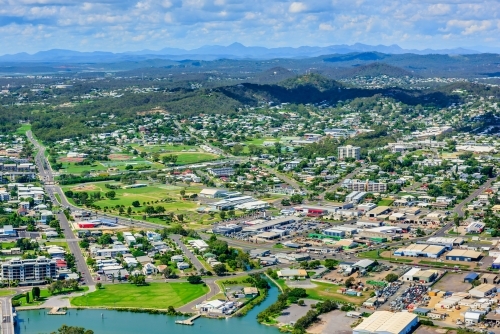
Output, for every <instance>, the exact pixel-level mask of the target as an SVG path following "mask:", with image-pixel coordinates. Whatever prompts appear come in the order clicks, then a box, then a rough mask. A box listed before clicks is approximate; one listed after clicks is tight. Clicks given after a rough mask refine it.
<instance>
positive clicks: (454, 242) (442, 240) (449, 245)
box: [425, 237, 464, 250]
mask: <svg viewBox="0 0 500 334" xmlns="http://www.w3.org/2000/svg"><path fill="white" fill-rule="evenodd" d="M425 243H426V244H429V245H437V246H444V247H445V248H446V250H452V249H453V246H460V245H461V244H463V243H464V239H462V238H449V237H432V238H429V239H428V240H427V241H426V242H425Z"/></svg>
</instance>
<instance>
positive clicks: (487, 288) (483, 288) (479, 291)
mask: <svg viewBox="0 0 500 334" xmlns="http://www.w3.org/2000/svg"><path fill="white" fill-rule="evenodd" d="M496 291H497V287H496V286H495V285H493V284H481V285H479V286H476V287H475V288H473V289H471V290H469V294H470V295H471V296H472V297H475V298H484V297H486V296H489V295H491V294H492V293H494V292H496Z"/></svg>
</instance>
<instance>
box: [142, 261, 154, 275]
mask: <svg viewBox="0 0 500 334" xmlns="http://www.w3.org/2000/svg"><path fill="white" fill-rule="evenodd" d="M142 273H143V274H144V275H146V276H148V275H155V274H157V273H158V268H156V266H155V265H154V264H152V263H146V264H145V265H144V266H143V267H142Z"/></svg>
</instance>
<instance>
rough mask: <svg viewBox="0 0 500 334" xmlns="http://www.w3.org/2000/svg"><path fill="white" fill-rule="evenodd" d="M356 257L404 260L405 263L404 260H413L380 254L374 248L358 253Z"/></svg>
mask: <svg viewBox="0 0 500 334" xmlns="http://www.w3.org/2000/svg"><path fill="white" fill-rule="evenodd" d="M358 257H360V258H364V259H372V260H389V261H398V262H405V263H406V262H408V263H409V262H413V260H410V259H401V258H399V257H398V256H394V257H384V256H382V255H379V254H378V251H377V250H376V249H375V250H371V251H367V252H362V253H358Z"/></svg>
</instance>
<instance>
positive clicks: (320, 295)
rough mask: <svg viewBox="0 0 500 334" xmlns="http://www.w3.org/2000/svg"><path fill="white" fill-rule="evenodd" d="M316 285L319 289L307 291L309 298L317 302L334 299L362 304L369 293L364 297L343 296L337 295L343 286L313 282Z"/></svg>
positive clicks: (365, 293)
mask: <svg viewBox="0 0 500 334" xmlns="http://www.w3.org/2000/svg"><path fill="white" fill-rule="evenodd" d="M312 283H313V284H316V285H317V287H316V288H314V289H306V292H307V297H308V298H311V299H316V300H326V299H333V300H338V301H343V302H349V303H355V304H361V303H362V302H363V301H364V300H366V298H367V296H368V295H369V292H364V296H361V297H358V296H349V295H343V294H341V293H337V290H339V289H341V288H343V286H340V285H336V284H329V283H320V282H312Z"/></svg>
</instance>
